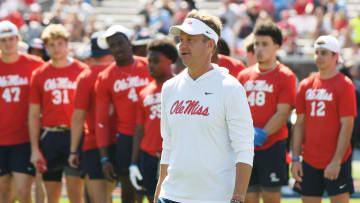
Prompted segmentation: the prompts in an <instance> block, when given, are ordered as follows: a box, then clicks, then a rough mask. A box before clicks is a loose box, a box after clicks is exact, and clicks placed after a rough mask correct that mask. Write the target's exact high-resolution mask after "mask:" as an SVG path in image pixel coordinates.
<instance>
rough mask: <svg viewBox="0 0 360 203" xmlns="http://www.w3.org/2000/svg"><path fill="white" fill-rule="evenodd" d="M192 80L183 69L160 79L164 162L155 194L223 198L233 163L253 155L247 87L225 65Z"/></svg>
mask: <svg viewBox="0 0 360 203" xmlns="http://www.w3.org/2000/svg"><path fill="white" fill-rule="evenodd" d="M212 66H213V67H214V69H213V70H210V71H209V72H207V73H205V74H203V75H202V76H201V77H199V78H198V79H196V80H193V79H192V78H191V77H190V76H189V74H188V70H187V69H185V70H184V71H183V72H182V73H180V74H179V75H177V76H175V77H174V78H172V79H170V80H168V81H167V82H165V84H164V85H163V88H162V93H161V94H162V95H161V136H162V137H163V152H162V156H161V164H168V165H169V167H168V175H167V177H166V178H165V180H164V182H163V183H162V187H161V192H160V197H162V198H166V199H170V200H173V201H177V202H182V203H205V202H206V203H228V202H230V199H231V197H232V194H233V190H234V185H235V172H236V168H235V166H236V163H238V162H242V163H246V164H249V165H252V163H253V156H254V130H253V122H252V118H251V113H250V109H249V105H248V102H247V98H246V93H245V90H244V88H243V87H242V86H241V84H240V83H239V82H238V81H237V79H235V78H234V77H232V76H231V75H229V74H228V73H227V72H226V71H224V68H221V67H218V66H217V65H216V64H212Z"/></svg>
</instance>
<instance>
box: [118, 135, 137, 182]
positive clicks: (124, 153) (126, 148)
mask: <svg viewBox="0 0 360 203" xmlns="http://www.w3.org/2000/svg"><path fill="white" fill-rule="evenodd" d="M116 136H117V144H116V173H117V175H119V176H125V175H129V166H130V163H131V153H132V145H133V136H129V135H125V134H122V133H117V135H116Z"/></svg>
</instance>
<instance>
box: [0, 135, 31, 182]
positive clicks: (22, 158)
mask: <svg viewBox="0 0 360 203" xmlns="http://www.w3.org/2000/svg"><path fill="white" fill-rule="evenodd" d="M30 156H31V147H30V143H29V142H27V143H23V144H16V145H8V146H0V176H3V175H6V174H9V173H11V172H17V173H25V174H28V175H31V176H34V175H35V168H34V166H33V165H32V164H31V162H30Z"/></svg>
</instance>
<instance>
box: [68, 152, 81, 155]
mask: <svg viewBox="0 0 360 203" xmlns="http://www.w3.org/2000/svg"><path fill="white" fill-rule="evenodd" d="M78 154H79V152H70V155H78Z"/></svg>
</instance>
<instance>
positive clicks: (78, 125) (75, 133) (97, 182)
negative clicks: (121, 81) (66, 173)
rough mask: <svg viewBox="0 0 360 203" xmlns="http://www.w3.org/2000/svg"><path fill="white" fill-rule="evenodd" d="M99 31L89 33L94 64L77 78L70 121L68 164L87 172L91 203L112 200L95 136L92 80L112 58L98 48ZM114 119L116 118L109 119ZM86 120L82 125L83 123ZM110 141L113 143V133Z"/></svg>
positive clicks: (93, 86)
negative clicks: (78, 151)
mask: <svg viewBox="0 0 360 203" xmlns="http://www.w3.org/2000/svg"><path fill="white" fill-rule="evenodd" d="M101 34H102V32H96V33H94V34H93V35H92V36H91V55H90V57H92V58H93V59H94V62H95V65H93V66H91V67H90V68H89V69H87V70H85V71H83V72H82V73H81V74H80V75H79V76H78V78H77V80H76V84H77V86H76V91H75V101H74V102H75V106H74V108H75V109H74V113H73V116H72V122H71V147H70V152H71V153H70V156H69V164H70V166H72V167H74V168H78V167H79V166H80V165H81V169H82V171H83V172H84V173H85V174H86V176H87V177H86V179H85V184H86V187H87V190H88V193H89V196H90V201H91V202H94V203H105V202H107V201H108V202H111V200H112V189H113V188H114V183H113V182H109V181H107V180H106V179H105V177H104V175H103V172H102V167H101V163H100V154H99V150H98V147H97V144H96V137H95V81H96V78H97V76H98V74H99V73H100V72H101V71H103V70H104V69H105V68H106V67H108V66H109V65H110V64H111V63H112V62H113V61H114V60H113V56H112V55H111V53H110V51H109V50H108V49H101V48H100V47H99V46H98V45H97V38H98V36H100V35H101ZM112 120H113V121H114V122H116V117H115V118H112ZM84 123H85V125H84ZM83 132H84V133H85V137H84V139H83V143H82V156H81V157H82V159H81V163H80V160H79V157H80V156H79V154H77V153H76V152H77V149H78V148H79V146H80V142H81V138H82V134H83ZM113 134H114V140H115V142H112V144H115V143H116V138H115V133H113Z"/></svg>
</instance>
